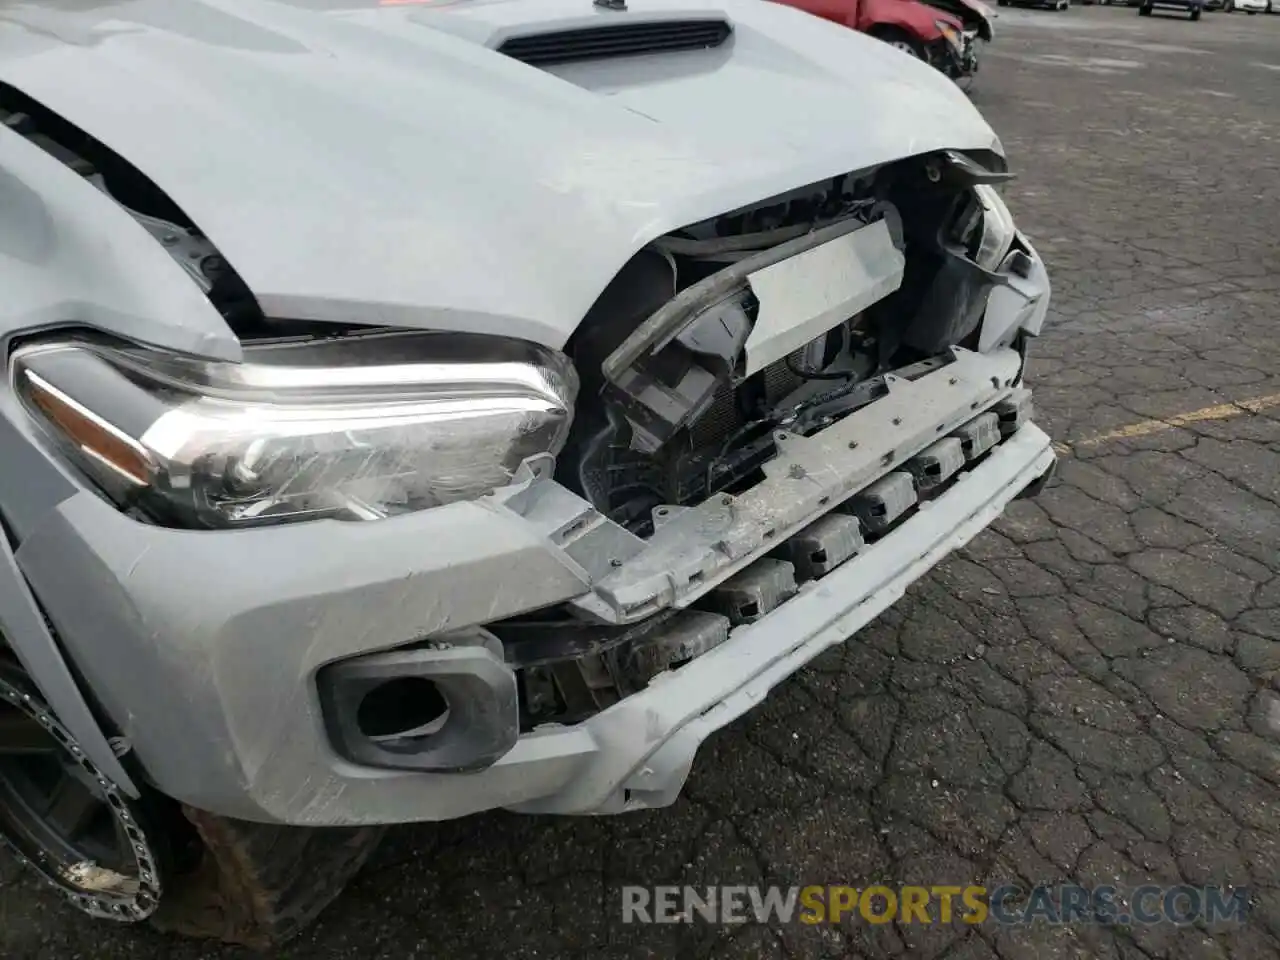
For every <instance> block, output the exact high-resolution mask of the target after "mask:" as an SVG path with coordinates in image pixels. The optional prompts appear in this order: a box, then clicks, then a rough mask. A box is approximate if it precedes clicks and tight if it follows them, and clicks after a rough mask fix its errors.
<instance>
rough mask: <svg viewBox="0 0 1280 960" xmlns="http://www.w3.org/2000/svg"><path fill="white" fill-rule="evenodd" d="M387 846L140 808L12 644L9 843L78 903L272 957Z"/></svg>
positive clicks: (0, 771)
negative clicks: (59, 713)
mask: <svg viewBox="0 0 1280 960" xmlns="http://www.w3.org/2000/svg"><path fill="white" fill-rule="evenodd" d="M380 836H381V830H379V829H373V828H364V829H324V830H320V829H315V830H311V829H302V828H297V827H279V826H267V825H262V824H250V823H242V822H239V821H235V820H230V819H228V818H225V817H218V816H215V815H213V814H210V813H204V812H201V811H197V810H192V809H189V808H183V807H180V806H179V805H178V804H177V803H175V802H174V801H172V800H170V799H168V798H167V797H164V796H162V795H160V794H158V793H156V792H155V791H153V790H150V789H148V788H144V793H143V796H142V797H141V798H140V799H138V800H134V799H132V798H130V797H129V796H127V795H126V794H125V793H124V791H122V790H120V789H119V788H117V787H116V786H115V785H114V784H112V783H111V782H110V781H109V780H108V778H107V777H105V776H104V775H103V774H102V773H101V772H100V771H98V770H97V769H96V768H95V767H94V766H93V764H91V763H90V762H89V761H88V760H87V759H86V758H85V756H84V753H83V751H82V750H80V748H79V746H78V745H77V744H76V742H75V739H74V738H73V737H72V736H71V735H70V733H69V732H68V731H67V730H65V729H64V728H63V727H62V725H61V724H60V723H59V722H58V720H57V718H56V717H54V716H53V713H52V711H51V710H50V709H49V707H48V705H47V704H45V703H44V701H43V700H42V699H41V698H40V696H39V691H38V690H37V689H36V687H35V685H34V684H33V683H32V682H31V680H30V678H29V677H28V676H27V674H26V672H25V671H24V670H23V669H22V667H21V666H20V665H19V664H18V662H17V661H16V659H15V658H14V657H13V656H12V655H11V654H10V653H9V651H8V650H7V649H5V648H4V647H2V646H0V843H3V845H5V846H7V847H8V848H9V849H10V850H11V851H12V852H13V853H14V855H15V856H16V858H17V859H18V860H19V862H21V863H25V864H26V865H27V866H29V867H31V868H32V869H33V870H34V871H35V872H36V873H38V874H39V875H40V876H42V877H43V878H44V879H45V880H46V881H47V882H48V883H50V884H51V885H52V886H53V887H55V888H56V889H57V890H58V891H59V892H61V893H62V894H63V896H65V897H66V898H67V900H68V902H69V903H70V905H71V906H73V907H75V908H77V909H79V910H81V911H83V912H85V913H88V914H90V915H91V916H94V917H100V918H106V919H111V920H122V921H134V922H136V921H140V920H147V919H150V921H151V922H152V923H153V924H154V925H155V926H157V927H159V928H161V929H164V930H170V931H174V932H178V933H184V934H188V935H190V936H199V937H212V938H215V939H218V940H223V941H227V942H230V943H239V944H244V945H246V946H250V947H256V948H258V949H265V948H267V947H270V946H272V945H273V944H277V943H280V942H282V941H284V940H287V939H288V938H289V937H290V936H292V935H293V934H295V933H297V932H299V931H300V930H301V929H302V928H303V927H304V926H306V925H307V924H308V923H309V922H310V921H311V920H313V919H314V918H315V917H316V915H317V914H318V913H319V912H320V911H321V910H322V909H323V908H324V907H325V906H327V905H328V904H329V902H330V901H331V900H333V898H334V897H336V896H337V895H338V893H339V892H341V890H342V888H343V886H345V885H346V882H347V881H348V880H349V879H350V878H351V877H352V876H353V875H354V874H355V873H356V871H357V870H359V869H360V867H361V866H363V864H364V862H365V860H366V859H367V858H368V856H369V855H370V854H371V853H372V852H373V850H374V848H375V846H376V845H377V842H378V840H379V838H380Z"/></svg>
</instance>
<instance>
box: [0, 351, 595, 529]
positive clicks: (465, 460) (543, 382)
mask: <svg viewBox="0 0 1280 960" xmlns="http://www.w3.org/2000/svg"><path fill="white" fill-rule="evenodd" d="M11 374H12V377H13V382H14V387H15V389H16V391H17V393H18V395H19V396H20V397H21V398H22V400H23V402H24V404H25V405H26V407H27V409H28V410H29V411H30V412H31V414H32V415H33V416H34V417H35V418H36V419H37V420H38V421H39V422H40V423H41V424H42V425H43V426H44V427H45V428H46V430H47V432H48V433H49V435H50V436H51V437H52V438H53V439H54V440H55V442H56V443H57V444H58V445H59V446H60V447H61V448H62V449H63V450H64V451H65V452H66V453H67V455H68V457H69V458H70V459H71V460H72V461H73V462H74V463H75V464H76V465H77V466H78V467H79V468H80V469H81V470H83V471H84V472H85V473H86V474H87V475H88V476H89V477H90V478H92V479H93V480H94V481H95V482H96V483H97V485H98V486H99V487H100V488H101V489H102V490H103V491H104V492H105V493H106V494H107V495H108V496H109V497H110V498H111V499H112V500H114V501H115V502H116V503H117V504H118V505H120V506H121V507H122V508H127V509H136V510H137V511H140V512H141V513H142V514H144V515H146V516H147V517H149V518H151V519H154V520H156V521H158V522H161V523H166V524H169V525H172V526H180V527H237V526H244V525H249V524H259V523H275V522H281V521H288V520H302V519H308V518H316V517H332V518H338V519H362V520H370V519H378V518H382V517H386V516H391V515H394V514H399V513H404V512H408V511H412V510H419V509H423V508H426V507H432V506H437V505H440V504H445V503H449V502H451V501H456V500H464V499H470V498H474V497H477V496H481V495H483V494H485V493H487V492H489V491H491V490H493V489H494V488H496V487H499V486H502V485H504V484H506V483H508V482H509V481H510V479H511V477H512V475H513V474H514V473H515V471H516V470H517V469H518V468H519V466H520V464H521V463H522V462H523V461H524V460H525V459H526V458H528V457H531V456H535V455H538V454H545V453H551V454H553V455H554V454H556V453H558V452H559V451H560V448H561V447H562V446H563V445H564V441H565V439H566V437H567V436H568V432H569V426H570V421H571V419H572V412H573V401H574V397H575V394H576V392H577V378H576V375H575V374H574V370H573V367H572V365H571V364H570V363H569V361H568V359H567V358H565V357H564V356H563V355H562V354H559V353H557V352H554V351H550V350H546V349H543V348H541V347H538V346H536V345H534V344H530V343H525V342H523V341H513V340H505V339H501V338H497V337H482V336H466V335H452V334H431V333H399V332H391V333H370V334H364V335H355V336H342V337H333V338H327V339H305V340H293V341H274V342H268V343H261V344H247V345H246V346H245V348H244V360H243V362H240V363H224V362H216V361H207V360H197V359H193V358H188V357H180V356H176V355H173V354H167V353H160V352H157V351H154V350H148V349H144V348H140V347H135V346H122V345H114V344H107V343H103V342H99V341H93V340H62V341H58V342H55V343H39V344H33V345H29V346H25V347H22V348H20V349H19V350H17V351H16V352H15V353H14V355H13V357H12V363H11Z"/></svg>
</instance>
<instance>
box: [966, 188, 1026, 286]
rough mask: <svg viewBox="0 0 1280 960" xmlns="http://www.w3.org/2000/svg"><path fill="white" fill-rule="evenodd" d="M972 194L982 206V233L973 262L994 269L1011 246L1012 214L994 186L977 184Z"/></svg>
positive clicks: (1012, 236)
mask: <svg viewBox="0 0 1280 960" xmlns="http://www.w3.org/2000/svg"><path fill="white" fill-rule="evenodd" d="M973 192H974V195H975V196H976V197H977V198H978V203H979V204H980V205H981V207H982V225H981V227H980V228H979V229H980V230H981V231H982V233H981V236H980V238H979V240H978V250H977V253H976V254H975V255H974V258H973V259H974V262H975V263H977V264H978V266H980V267H982V268H983V269H984V270H995V269H997V268H998V267H999V266H1000V264H1002V263H1003V262H1004V258H1005V257H1007V256H1008V255H1009V248H1010V247H1012V246H1013V240H1014V236H1015V234H1016V232H1017V231H1016V229H1015V227H1014V225H1013V214H1011V213H1010V212H1009V208H1008V207H1006V206H1005V205H1004V200H1002V199H1001V198H1000V194H998V193H996V191H995V188H994V187H992V186H991V185H989V184H985V183H984V184H979V185H978V186H976V187H974V188H973Z"/></svg>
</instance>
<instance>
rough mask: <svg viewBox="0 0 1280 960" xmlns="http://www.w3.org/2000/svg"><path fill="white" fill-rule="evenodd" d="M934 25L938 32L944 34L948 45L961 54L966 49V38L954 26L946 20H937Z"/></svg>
mask: <svg viewBox="0 0 1280 960" xmlns="http://www.w3.org/2000/svg"><path fill="white" fill-rule="evenodd" d="M933 25H934V26H935V27H937V28H938V32H939V33H941V34H942V36H943V38H944V39H945V40H946V41H947V43H949V44H951V48H952V49H953V50H955V51H956V52H957V53H959V52H960V51H961V50H963V49H964V37H963V36H961V33H960V31H959V30H957V29H956V28H955V27H954V26H952V25H951V24H949V23H947V21H945V20H935V21H933Z"/></svg>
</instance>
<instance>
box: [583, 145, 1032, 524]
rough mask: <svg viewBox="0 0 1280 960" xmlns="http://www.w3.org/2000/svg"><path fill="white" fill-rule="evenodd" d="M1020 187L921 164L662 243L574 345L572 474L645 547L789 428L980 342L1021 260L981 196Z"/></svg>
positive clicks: (845, 408)
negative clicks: (672, 516)
mask: <svg viewBox="0 0 1280 960" xmlns="http://www.w3.org/2000/svg"><path fill="white" fill-rule="evenodd" d="M1003 178H1004V174H1003V173H1001V172H998V171H990V170H987V169H985V168H983V167H981V166H980V165H978V164H977V163H976V162H974V161H972V160H970V159H968V158H964V157H960V156H959V155H955V154H947V155H942V156H932V157H923V158H912V159H910V160H905V161H901V162H899V163H896V164H892V165H889V166H886V167H883V168H881V169H879V170H877V171H875V172H873V173H872V174H870V175H866V176H854V175H848V176H844V177H839V178H836V179H835V180H833V181H832V182H830V183H828V184H825V185H820V186H816V187H813V188H809V189H806V190H802V191H796V192H794V193H792V194H788V195H786V196H783V197H779V198H775V199H774V200H772V201H769V202H766V203H765V204H761V205H757V206H753V207H751V208H749V209H746V210H742V211H737V212H735V213H732V214H730V215H727V216H723V217H720V218H717V219H715V220H714V221H708V222H704V223H700V224H695V225H693V226H691V227H689V228H687V229H686V230H684V231H681V232H680V233H679V234H677V235H672V236H667V237H663V238H661V239H660V240H659V241H657V242H656V243H654V244H651V245H650V246H649V247H648V248H646V249H645V250H643V251H642V252H641V253H640V254H638V255H637V256H636V257H635V258H633V259H632V261H631V262H630V263H629V264H628V265H627V266H626V268H625V269H624V270H623V271H622V272H621V273H620V274H619V275H618V277H617V278H616V279H615V281H614V282H613V283H612V284H611V285H610V286H609V288H608V289H607V290H606V291H605V292H604V293H603V294H602V296H601V297H600V299H599V301H597V303H596V304H595V306H594V307H593V309H592V311H591V313H590V314H589V315H588V316H587V317H586V319H585V320H584V322H583V324H582V326H581V328H580V329H579V331H578V333H577V334H576V335H575V336H574V338H573V340H572V341H571V343H570V345H569V348H568V349H569V351H570V353H571V356H572V357H573V360H574V362H575V365H576V366H577V368H578V371H579V374H580V376H581V378H582V381H583V391H582V394H581V396H582V398H583V399H582V401H580V402H579V405H578V413H577V418H576V422H575V425H574V432H573V435H572V437H571V439H570V443H569V447H568V449H566V450H565V452H564V453H563V454H562V456H561V458H560V466H559V477H560V479H561V481H562V482H564V483H566V484H567V485H568V486H570V487H572V488H574V489H576V490H578V491H579V492H581V493H582V495H583V496H584V497H585V498H586V499H588V500H589V501H590V502H591V503H592V504H593V505H594V506H595V507H596V509H597V510H599V511H601V513H603V514H605V515H606V516H608V517H609V518H610V519H612V520H613V521H614V522H616V523H618V524H620V525H622V526H624V527H627V528H628V529H629V530H631V531H632V532H634V533H636V534H638V535H641V536H645V535H647V534H648V533H649V532H651V531H652V526H653V518H652V511H653V510H654V509H655V508H656V507H658V506H659V505H664V504H672V505H688V504H693V503H697V502H701V501H702V500H704V499H705V498H707V497H709V496H711V495H712V494H715V493H719V492H726V491H727V492H735V491H736V490H738V489H741V488H742V487H745V486H750V485H751V484H753V483H754V482H756V481H757V480H758V479H759V468H760V466H761V464H762V463H764V462H766V461H768V460H770V459H771V458H772V457H773V456H775V455H776V445H775V431H777V430H786V431H789V432H790V433H791V434H793V435H797V436H807V435H809V434H811V433H814V432H816V431H818V430H821V429H823V428H825V427H827V426H829V425H830V424H832V423H834V422H835V421H837V420H839V419H841V418H842V417H844V416H845V415H847V414H849V413H851V412H853V411H855V410H857V409H859V408H861V407H864V406H866V405H867V404H869V403H872V402H874V401H875V400H876V399H877V398H879V397H880V396H882V395H883V394H884V392H885V390H886V386H885V380H884V377H885V375H886V374H888V373H891V372H896V373H895V375H897V376H901V377H907V378H910V377H911V376H913V375H920V374H922V373H924V372H927V370H928V369H930V368H931V366H932V365H931V364H929V363H927V362H926V361H929V360H930V358H934V357H937V356H938V355H939V354H940V353H941V352H942V351H944V350H945V349H946V348H948V347H950V346H955V345H959V346H968V345H970V342H971V341H972V340H973V339H974V338H975V335H976V332H977V330H978V326H979V324H980V322H981V319H982V315H983V311H984V310H985V307H986V303H987V298H988V295H989V293H990V291H991V290H992V288H993V287H994V286H996V285H997V284H999V283H1001V282H1002V281H1001V277H1000V276H999V275H998V273H997V272H996V271H997V269H998V268H999V267H1000V266H1001V264H1002V263H1003V262H1004V261H1005V259H1006V258H1007V257H1013V258H1015V259H1016V257H1017V256H1018V251H1016V250H1012V247H1013V243H1014V238H1013V234H1012V230H1009V231H1002V230H1000V229H999V228H998V226H997V227H994V228H993V225H992V223H991V218H990V217H989V216H987V215H986V211H984V206H983V202H982V197H981V194H979V193H978V192H976V191H975V190H974V189H973V188H974V186H975V185H976V184H979V183H990V182H993V181H998V180H1000V179H1003ZM988 189H989V188H988ZM1010 267H1011V268H1012V269H1014V270H1015V271H1016V269H1017V264H1016V263H1011V264H1010ZM782 271H788V272H789V275H785V274H783V273H782ZM922 362H923V363H922ZM590 397H597V398H598V403H591V402H590V401H589V400H587V398H590Z"/></svg>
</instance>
